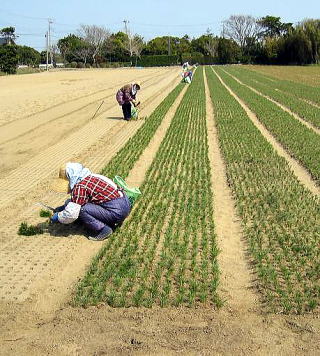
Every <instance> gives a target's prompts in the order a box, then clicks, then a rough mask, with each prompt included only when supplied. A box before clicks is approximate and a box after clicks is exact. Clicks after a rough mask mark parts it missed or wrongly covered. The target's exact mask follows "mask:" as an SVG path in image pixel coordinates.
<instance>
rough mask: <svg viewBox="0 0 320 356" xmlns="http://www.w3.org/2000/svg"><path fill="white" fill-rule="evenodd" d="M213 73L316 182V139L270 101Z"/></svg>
mask: <svg viewBox="0 0 320 356" xmlns="http://www.w3.org/2000/svg"><path fill="white" fill-rule="evenodd" d="M215 71H216V72H217V73H218V74H219V76H220V77H221V78H222V79H223V81H224V82H225V83H226V84H227V86H228V87H230V88H231V89H232V91H233V92H235V93H236V94H237V96H239V97H240V98H241V99H242V100H243V101H244V102H245V103H246V104H247V105H248V107H249V108H250V109H251V110H252V111H253V112H254V113H255V114H256V115H257V117H258V119H259V120H260V121H261V122H262V123H263V125H264V126H265V127H266V128H267V129H268V130H269V131H270V132H271V133H272V134H273V136H274V137H276V139H277V140H278V141H279V142H280V143H281V144H282V146H283V147H284V148H285V149H286V150H287V151H288V152H289V153H290V154H291V155H292V156H293V157H295V158H296V159H297V160H298V161H299V162H300V163H301V164H302V165H303V166H304V167H305V168H306V169H307V170H308V171H309V172H310V174H311V175H312V177H313V178H314V179H315V180H316V181H317V182H318V183H320V166H319V156H320V137H319V135H318V134H316V133H315V132H314V131H313V130H311V129H309V128H308V127H306V126H305V125H303V124H302V123H301V122H300V121H298V120H296V119H295V118H294V117H293V116H292V115H290V114H289V113H287V112H285V111H283V110H282V109H281V108H279V107H278V106H277V105H276V104H274V103H272V102H271V101H270V100H268V99H266V98H264V97H262V96H261V95H259V94H256V93H254V92H253V91H252V90H250V89H249V88H247V87H245V86H243V85H241V84H239V83H238V82H237V81H236V80H235V79H233V78H231V77H230V76H229V75H228V74H226V73H225V72H224V71H223V70H222V69H220V68H218V67H216V68H215Z"/></svg>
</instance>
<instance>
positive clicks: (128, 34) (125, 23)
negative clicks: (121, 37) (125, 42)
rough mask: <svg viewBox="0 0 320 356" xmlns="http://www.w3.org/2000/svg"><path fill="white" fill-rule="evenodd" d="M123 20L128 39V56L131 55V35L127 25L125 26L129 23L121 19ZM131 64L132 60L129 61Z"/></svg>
mask: <svg viewBox="0 0 320 356" xmlns="http://www.w3.org/2000/svg"><path fill="white" fill-rule="evenodd" d="M123 22H124V28H125V31H126V35H127V36H128V39H129V51H130V58H131V57H132V46H131V35H130V31H128V27H127V23H129V21H128V20H123ZM131 65H132V61H131Z"/></svg>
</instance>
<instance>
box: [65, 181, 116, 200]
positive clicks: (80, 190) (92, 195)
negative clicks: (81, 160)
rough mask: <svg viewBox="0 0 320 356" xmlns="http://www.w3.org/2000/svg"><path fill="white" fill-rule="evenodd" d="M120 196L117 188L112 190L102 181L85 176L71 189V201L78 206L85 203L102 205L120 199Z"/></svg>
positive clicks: (110, 186) (111, 187)
mask: <svg viewBox="0 0 320 356" xmlns="http://www.w3.org/2000/svg"><path fill="white" fill-rule="evenodd" d="M120 194H121V193H120V192H119V189H118V188H114V187H113V186H112V185H111V184H109V183H108V182H106V181H104V180H103V179H101V178H99V177H95V176H87V177H85V178H84V179H82V181H81V182H79V183H77V184H75V186H74V187H73V189H72V192H71V201H72V202H73V203H76V204H79V205H84V204H86V203H93V204H102V203H105V202H107V201H110V200H113V199H116V198H120V197H121V196H122V195H120Z"/></svg>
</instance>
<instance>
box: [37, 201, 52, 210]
mask: <svg viewBox="0 0 320 356" xmlns="http://www.w3.org/2000/svg"><path fill="white" fill-rule="evenodd" d="M37 204H38V205H41V206H42V207H44V208H46V209H49V210H51V211H53V212H55V210H56V209H55V208H53V207H52V206H49V205H46V204H43V203H41V202H39V203H37Z"/></svg>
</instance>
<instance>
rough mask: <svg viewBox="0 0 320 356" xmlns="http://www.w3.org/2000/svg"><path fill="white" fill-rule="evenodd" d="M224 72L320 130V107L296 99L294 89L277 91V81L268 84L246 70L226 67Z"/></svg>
mask: <svg viewBox="0 0 320 356" xmlns="http://www.w3.org/2000/svg"><path fill="white" fill-rule="evenodd" d="M225 71H226V72H228V73H230V74H232V75H233V76H235V77H237V78H238V79H239V80H240V81H241V82H242V83H244V84H247V85H249V86H251V87H253V88H254V89H256V90H258V91H260V92H261V93H262V94H264V95H267V96H268V97H270V98H272V99H274V100H275V101H277V102H279V103H280V104H282V105H284V106H286V107H287V108H289V109H290V110H291V111H293V112H294V113H296V114H298V115H299V116H300V117H302V118H303V119H305V120H306V121H308V122H310V123H311V124H313V125H314V126H315V127H318V128H320V107H316V106H314V105H311V104H310V103H307V102H306V101H305V100H302V99H300V98H298V97H297V96H296V95H295V93H294V88H291V90H290V91H283V90H279V85H278V82H277V81H275V82H270V81H268V80H263V78H260V76H259V75H257V74H256V73H255V72H253V71H250V70H246V69H240V68H234V67H227V68H225ZM288 89H289V88H287V90H288ZM319 96H320V91H319Z"/></svg>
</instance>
